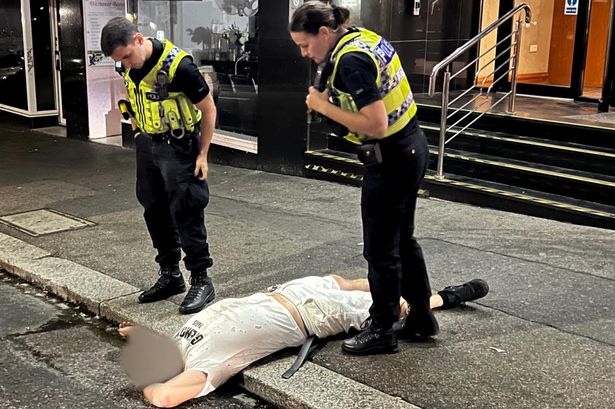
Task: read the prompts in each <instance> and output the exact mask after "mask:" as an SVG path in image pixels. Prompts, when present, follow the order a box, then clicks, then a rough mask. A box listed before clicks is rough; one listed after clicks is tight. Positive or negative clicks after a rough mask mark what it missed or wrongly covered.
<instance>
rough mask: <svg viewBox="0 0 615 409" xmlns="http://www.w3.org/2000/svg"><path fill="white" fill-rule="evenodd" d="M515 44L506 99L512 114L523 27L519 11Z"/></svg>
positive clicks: (515, 96)
mask: <svg viewBox="0 0 615 409" xmlns="http://www.w3.org/2000/svg"><path fill="white" fill-rule="evenodd" d="M514 27H515V31H516V34H515V46H514V47H513V52H514V56H513V69H512V80H511V83H510V97H509V99H508V113H509V114H512V113H513V112H515V99H516V98H517V72H518V71H519V50H520V48H521V30H522V29H523V27H522V26H521V13H519V16H518V17H517V21H516V22H515V25H514Z"/></svg>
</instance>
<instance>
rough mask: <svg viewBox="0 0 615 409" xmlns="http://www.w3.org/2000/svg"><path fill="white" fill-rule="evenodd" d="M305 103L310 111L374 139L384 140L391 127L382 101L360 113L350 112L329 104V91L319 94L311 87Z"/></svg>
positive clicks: (373, 103)
mask: <svg viewBox="0 0 615 409" xmlns="http://www.w3.org/2000/svg"><path fill="white" fill-rule="evenodd" d="M305 103H306V104H307V106H308V108H309V109H312V110H314V111H316V112H319V113H321V114H322V115H324V116H326V117H328V118H330V119H332V120H333V121H335V122H337V123H339V124H342V125H344V126H345V127H346V128H348V129H349V130H350V131H351V132H356V133H358V134H362V135H368V136H370V137H372V138H377V139H379V138H383V137H384V134H385V132H386V130H387V128H388V126H389V124H388V120H389V118H388V115H387V111H386V108H385V106H384V102H383V101H382V100H378V101H374V102H372V103H371V104H368V105H365V106H364V107H363V108H361V109H360V110H359V112H348V111H344V110H343V109H341V108H340V107H338V106H337V105H334V104H332V103H331V102H329V91H328V90H325V91H324V92H318V91H317V90H316V88H314V87H310V88H309V94H308V96H307V98H306V99H305Z"/></svg>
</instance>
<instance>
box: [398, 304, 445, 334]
mask: <svg viewBox="0 0 615 409" xmlns="http://www.w3.org/2000/svg"><path fill="white" fill-rule="evenodd" d="M393 332H395V335H396V336H397V338H398V339H413V340H424V339H425V338H428V337H431V336H433V335H436V334H437V333H438V332H440V326H439V325H438V321H437V320H436V317H435V316H434V315H433V311H431V310H427V311H425V312H423V313H418V312H417V311H414V310H412V309H410V312H409V313H408V316H407V317H406V318H404V319H403V320H401V321H397V322H396V323H395V324H393Z"/></svg>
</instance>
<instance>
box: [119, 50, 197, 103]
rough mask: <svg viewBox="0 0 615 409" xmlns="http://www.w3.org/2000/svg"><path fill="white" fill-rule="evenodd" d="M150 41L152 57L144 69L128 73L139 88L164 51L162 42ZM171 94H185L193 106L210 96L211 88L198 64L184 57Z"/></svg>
mask: <svg viewBox="0 0 615 409" xmlns="http://www.w3.org/2000/svg"><path fill="white" fill-rule="evenodd" d="M148 41H151V42H152V46H153V51H152V55H151V56H150V58H148V59H147V61H145V64H143V67H141V68H139V69H136V68H133V69H131V70H130V71H129V72H128V75H129V76H130V79H131V80H133V81H134V83H135V84H136V85H137V86H138V85H139V83H140V82H141V80H142V79H143V78H145V76H146V75H147V74H148V73H149V72H150V71H151V70H152V68H154V66H155V65H156V63H157V62H158V60H159V59H160V56H162V52H163V51H164V47H163V45H162V42H160V41H158V40H156V39H155V38H148ZM169 92H183V93H184V95H186V96H187V97H188V99H190V101H192V103H193V104H197V103H199V102H201V101H202V100H203V98H205V97H206V96H207V94H209V87H208V86H207V83H206V82H205V79H204V78H203V75H202V74H201V73H200V72H199V69H198V68H197V66H196V64H195V63H194V62H193V61H192V58H189V57H184V58H182V60H181V61H180V62H179V65H178V67H177V70H176V71H175V76H174V77H173V81H171V83H170V84H169Z"/></svg>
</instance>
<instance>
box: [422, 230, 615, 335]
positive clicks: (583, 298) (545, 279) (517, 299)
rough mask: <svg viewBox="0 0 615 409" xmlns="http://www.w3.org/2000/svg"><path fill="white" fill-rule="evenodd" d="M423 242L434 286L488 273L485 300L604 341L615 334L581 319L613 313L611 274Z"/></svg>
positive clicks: (607, 317) (614, 286)
mask: <svg viewBox="0 0 615 409" xmlns="http://www.w3.org/2000/svg"><path fill="white" fill-rule="evenodd" d="M422 244H423V248H424V250H425V253H426V255H427V257H426V258H427V265H428V267H429V271H430V275H431V277H432V286H433V289H434V291H435V290H438V289H440V288H442V287H444V286H447V285H451V284H461V283H462V282H464V281H467V280H470V279H472V278H476V277H479V278H483V279H485V280H486V281H487V282H488V283H489V286H490V292H489V294H488V295H487V296H486V297H485V298H483V299H481V300H479V303H480V304H482V305H487V306H489V307H491V308H495V309H498V310H501V311H504V312H506V313H508V314H511V315H514V316H517V317H521V318H523V319H526V320H528V321H534V322H540V323H543V324H545V325H548V326H552V327H556V328H559V329H562V330H568V331H571V332H575V333H578V334H579V335H582V336H587V337H591V338H596V339H600V340H603V341H605V342H609V341H608V340H612V338H613V334H612V331H611V328H610V327H609V326H605V327H599V326H592V325H579V324H587V323H591V322H595V321H597V320H612V319H613V317H614V316H615V311H614V306H613V302H612V300H613V296H614V295H615V282H614V281H612V280H608V279H605V278H602V277H597V276H593V275H589V274H585V273H579V272H576V271H570V270H568V269H563V268H557V267H552V266H549V265H546V264H542V263H535V262H531V261H526V260H523V259H519V258H516V257H508V256H505V255H501V254H497V253H492V252H485V251H481V250H477V249H473V248H468V247H466V246H461V245H456V244H451V243H448V242H446V241H440V240H434V239H428V240H423V241H422ZM436 254H437V255H438V257H432V256H430V255H436ZM576 331H579V332H576Z"/></svg>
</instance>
